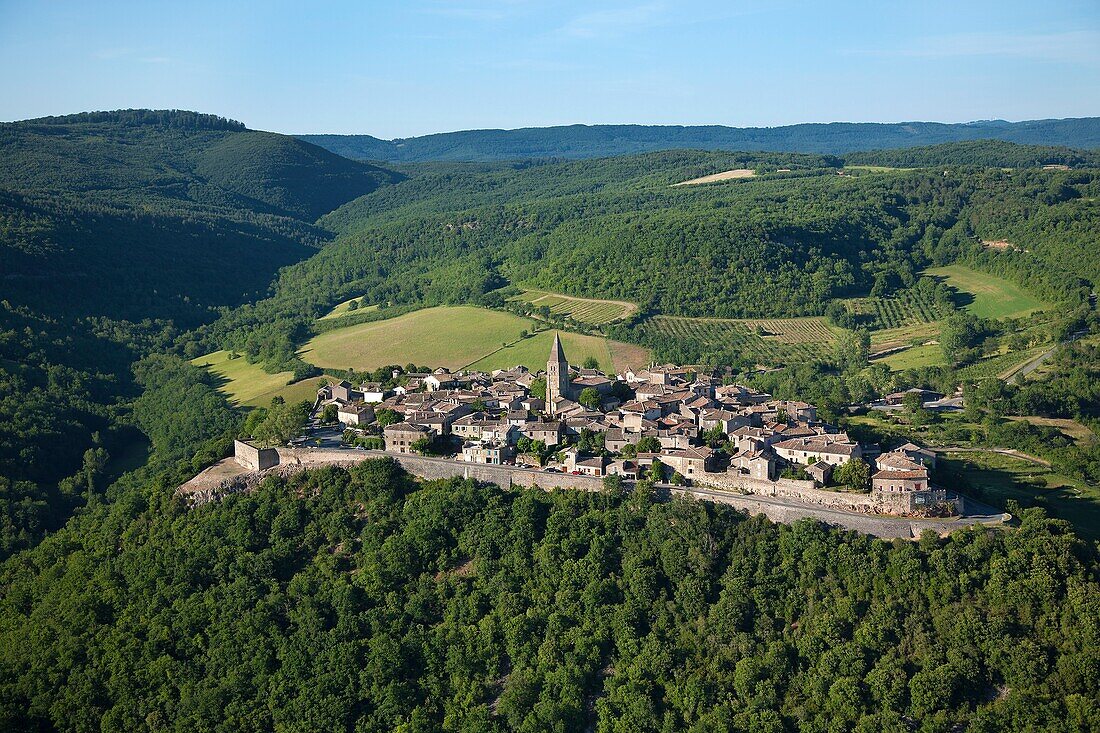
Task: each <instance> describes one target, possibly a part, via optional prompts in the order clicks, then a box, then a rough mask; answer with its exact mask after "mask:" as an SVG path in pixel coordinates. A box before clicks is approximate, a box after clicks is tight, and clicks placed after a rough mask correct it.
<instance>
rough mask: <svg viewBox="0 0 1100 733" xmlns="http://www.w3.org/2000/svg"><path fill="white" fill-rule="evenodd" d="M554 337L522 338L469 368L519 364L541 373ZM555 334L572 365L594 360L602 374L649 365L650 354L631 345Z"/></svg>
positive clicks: (503, 366) (548, 332)
mask: <svg viewBox="0 0 1100 733" xmlns="http://www.w3.org/2000/svg"><path fill="white" fill-rule="evenodd" d="M553 334H554V332H553V331H543V332H542V333H539V334H535V335H534V336H530V337H528V338H525V339H523V340H521V341H519V342H517V343H514V344H511V345H509V346H508V347H507V348H505V349H501V350H500V351H497V352H496V353H493V354H490V355H489V356H486V357H485V358H483V359H480V360H478V361H477V362H475V363H474V364H472V365H471V368H472V369H480V370H482V371H487V372H489V371H492V370H494V369H507V368H509V367H514V366H517V365H520V364H522V365H523V366H526V367H527V368H529V369H544V368H545V367H546V357H547V355H548V354H549V353H550V345H551V344H552V343H553V340H554V335H553ZM558 334H559V335H560V336H561V343H562V348H564V349H565V355H566V357H567V358H568V359H569V361H570V363H572V364H582V363H584V360H585V359H587V358H588V357H589V356H594V357H596V361H598V362H599V363H600V369H601V370H603V371H604V372H607V373H618V372H620V371H623V370H625V369H627V368H634V369H637V368H639V367H644V366H646V365H647V364H648V363H649V352H647V351H646V350H645V349H643V348H642V347H640V346H635V345H634V344H624V343H621V342H619V341H611V340H609V339H605V338H601V337H599V336H585V335H583V334H579V333H566V332H560V331H559V332H558Z"/></svg>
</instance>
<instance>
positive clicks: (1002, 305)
mask: <svg viewBox="0 0 1100 733" xmlns="http://www.w3.org/2000/svg"><path fill="white" fill-rule="evenodd" d="M921 274H924V275H931V276H932V277H936V278H940V279H942V280H944V281H945V282H946V283H947V284H948V285H949V286H951V287H953V288H955V289H956V290H958V291H959V292H961V293H965V294H968V295H970V296H971V297H973V301H972V302H971V303H969V304H967V306H966V310H968V311H970V312H971V313H973V314H974V315H976V316H978V317H979V318H1016V317H1019V316H1026V315H1027V314H1029V313H1033V312H1035V311H1037V310H1042V309H1043V308H1047V307H1049V305H1050V304H1049V303H1045V302H1043V301H1042V300H1039V299H1038V298H1035V297H1033V296H1031V295H1028V294H1027V293H1026V292H1024V291H1023V290H1022V289H1020V287H1019V286H1018V285H1016V284H1014V283H1011V282H1009V281H1008V280H1005V279H1004V278H1000V277H997V276H996V275H987V274H985V273H984V272H978V271H977V270H971V269H970V268H969V267H964V266H963V265H950V266H948V267H936V268H932V269H930V270H925V271H924V272H923V273H921Z"/></svg>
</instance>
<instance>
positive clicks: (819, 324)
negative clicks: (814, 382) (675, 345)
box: [644, 316, 839, 365]
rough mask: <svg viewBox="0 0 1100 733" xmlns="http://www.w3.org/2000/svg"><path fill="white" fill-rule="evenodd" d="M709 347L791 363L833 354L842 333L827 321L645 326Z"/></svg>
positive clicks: (658, 320)
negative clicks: (831, 352)
mask: <svg viewBox="0 0 1100 733" xmlns="http://www.w3.org/2000/svg"><path fill="white" fill-rule="evenodd" d="M644 327H645V328H654V329H656V330H657V331H658V332H659V333H661V334H662V335H664V336H673V337H675V338H678V339H685V340H691V341H695V342H696V343H698V344H701V345H703V346H704V347H706V348H713V349H717V350H723V351H736V352H738V353H740V354H741V355H742V356H743V357H744V358H746V359H750V360H753V361H755V362H756V363H759V364H767V365H774V364H778V363H790V362H793V361H797V360H799V359H813V358H816V357H819V356H823V355H825V354H827V353H829V352H830V351H831V350H832V349H833V347H834V345H835V343H836V340H837V336H838V335H839V331H838V330H837V329H834V328H832V327H831V326H829V325H828V324H827V323H826V322H825V319H824V318H820V317H810V318H773V319H727V318H686V317H683V316H657V317H655V318H652V319H650V320H649V321H647V323H646V324H645V326H644Z"/></svg>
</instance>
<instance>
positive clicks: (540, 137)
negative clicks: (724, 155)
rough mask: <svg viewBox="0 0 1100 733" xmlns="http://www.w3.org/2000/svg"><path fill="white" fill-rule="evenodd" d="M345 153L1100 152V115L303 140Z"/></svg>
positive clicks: (498, 156)
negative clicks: (968, 144) (967, 144)
mask: <svg viewBox="0 0 1100 733" xmlns="http://www.w3.org/2000/svg"><path fill="white" fill-rule="evenodd" d="M297 137H298V138H299V139H302V140H306V141H308V142H311V143H314V144H316V145H319V146H321V147H323V148H326V149H328V150H330V151H332V152H334V153H337V154H338V155H342V156H344V157H347V158H352V159H355V160H377V161H384V162H390V163H399V162H409V163H412V162H421V161H480V162H484V161H493V160H515V159H523V158H572V159H579V158H598V157H610V156H615V155H626V154H630V153H643V152H652V151H656V150H671V149H685V148H689V149H699V150H767V151H775V152H797V153H818V154H828V155H842V154H845V153H850V152H854V151H863V150H879V149H888V148H910V147H922V146H928V145H936V144H939V143H948V142H962V141H968V140H1003V141H1007V142H1015V143H1022V144H1029V145H1057V146H1064V147H1070V148H1082V149H1093V148H1100V117H1082V118H1070V119H1060V120H1028V121H1025V122H1006V121H1005V120H982V121H977V122H965V123H941V122H898V123H876V122H831V123H805V124H799V125H788V126H784V127H725V126H722V125H706V126H678V125H568V126H561V127H528V128H521V129H517V130H465V131H460V132H444V133H437V134H434V135H423V136H420V137H410V138H404V139H395V140H382V139H380V138H377V137H372V136H371V135H298V136H297Z"/></svg>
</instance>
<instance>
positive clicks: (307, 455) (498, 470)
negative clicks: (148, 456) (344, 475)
mask: <svg viewBox="0 0 1100 733" xmlns="http://www.w3.org/2000/svg"><path fill="white" fill-rule="evenodd" d="M382 456H389V457H390V458H393V459H394V460H396V461H397V462H398V463H400V464H401V465H402V466H403V467H404V469H405V470H406V471H408V472H409V473H411V474H412V475H414V476H417V477H419V478H422V479H428V480H433V479H443V478H451V477H452V476H462V477H464V478H472V479H474V480H476V481H485V482H488V483H494V484H499V485H500V486H502V487H504V488H508V487H511V486H525V487H532V486H538V487H539V488H543V489H582V490H585V491H599V490H600V489H601V488H602V487H603V479H601V478H597V477H595V476H574V475H572V474H565V473H547V472H545V471H536V470H526V469H521V468H512V467H508V466H491V465H488V464H482V463H466V462H464V461H453V460H449V459H446V458H430V457H427V456H418V455H415V454H407V453H400V454H394V453H386V452H384V451H371V450H363V451H348V450H337V449H323V448H280V449H279V462H280V464H281V465H282V466H302V467H306V466H315V465H332V464H338V465H348V464H354V463H358V462H359V461H362V460H366V459H367V458H380V457H382Z"/></svg>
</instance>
